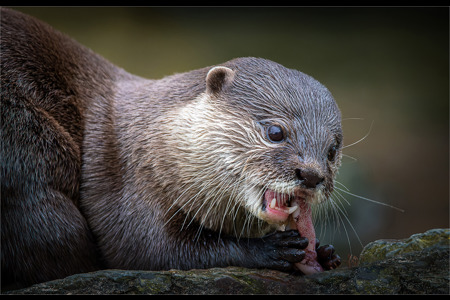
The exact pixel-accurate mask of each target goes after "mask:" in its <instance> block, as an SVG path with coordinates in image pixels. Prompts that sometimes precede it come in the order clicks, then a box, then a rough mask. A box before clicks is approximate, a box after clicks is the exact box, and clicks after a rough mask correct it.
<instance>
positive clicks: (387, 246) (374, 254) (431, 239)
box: [359, 228, 450, 264]
mask: <svg viewBox="0 0 450 300" xmlns="http://www.w3.org/2000/svg"><path fill="white" fill-rule="evenodd" d="M449 242H450V229H449V228H438V229H431V230H428V231H426V232H424V233H417V234H413V235H412V236H410V237H409V238H407V239H402V240H377V241H374V242H371V243H369V244H368V245H367V246H365V247H364V249H363V251H362V252H361V255H360V258H359V262H360V264H364V263H371V262H375V261H380V260H385V259H389V258H393V257H396V256H398V255H403V254H406V253H411V252H414V251H421V250H423V249H426V248H428V247H437V246H449Z"/></svg>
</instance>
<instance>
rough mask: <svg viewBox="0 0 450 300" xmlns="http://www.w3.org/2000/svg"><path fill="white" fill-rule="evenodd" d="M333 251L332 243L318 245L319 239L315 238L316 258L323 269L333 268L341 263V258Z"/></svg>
mask: <svg viewBox="0 0 450 300" xmlns="http://www.w3.org/2000/svg"><path fill="white" fill-rule="evenodd" d="M334 251H335V249H334V247H333V245H324V246H320V247H319V241H318V240H317V239H316V252H317V260H318V262H319V263H320V265H321V266H322V268H323V269H324V270H333V269H336V268H337V267H339V266H340V265H341V258H340V257H339V255H337V254H335V253H334Z"/></svg>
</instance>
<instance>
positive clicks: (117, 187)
mask: <svg viewBox="0 0 450 300" xmlns="http://www.w3.org/2000/svg"><path fill="white" fill-rule="evenodd" d="M1 19H2V20H1V21H2V27H1V39H2V40H1V63H2V68H1V83H2V91H1V93H2V94H1V97H2V99H1V117H2V126H1V130H2V132H1V134H2V145H1V172H2V173H1V174H2V179H1V180H2V186H1V189H2V190H1V197H2V199H1V201H2V204H1V205H2V207H1V208H2V237H1V238H2V283H6V284H10V283H16V284H19V285H20V284H23V285H27V284H30V283H35V282H41V281H46V280H50V279H54V278H61V277H64V276H66V275H69V274H73V273H80V272H85V271H91V270H94V269H97V268H103V267H106V268H123V269H150V270H159V269H170V268H178V269H191V268H208V267H223V266H229V265H236V266H244V267H254V268H272V269H280V270H285V271H286V270H293V269H294V267H293V264H294V263H296V262H299V261H300V260H302V259H303V257H304V252H303V251H302V249H304V248H305V247H306V245H307V241H305V239H304V238H300V237H299V235H298V232H295V231H287V232H276V233H269V234H267V235H266V233H268V232H271V231H273V230H274V229H275V228H276V227H274V226H275V225H276V224H275V225H272V224H268V223H266V222H264V221H261V219H260V218H259V217H258V216H257V213H256V211H259V210H260V208H259V207H258V205H260V204H261V203H250V204H248V205H249V207H246V205H247V203H245V202H246V201H247V200H246V198H245V195H246V194H245V193H244V192H246V191H247V190H249V191H253V190H255V192H254V193H253V194H252V197H253V198H255V197H256V198H258V197H259V196H260V195H259V194H258V193H260V192H261V190H262V189H263V188H267V186H270V187H272V186H279V185H280V184H279V182H280V181H281V182H282V183H283V188H282V192H284V193H289V194H292V193H294V192H296V191H302V192H308V189H307V188H305V187H304V186H302V182H301V180H299V177H298V176H296V173H295V171H294V170H300V169H308V170H314V172H316V173H317V174H319V175H320V176H321V178H322V177H323V178H324V183H323V185H322V192H321V194H323V196H321V197H322V198H323V199H325V198H326V197H328V196H329V194H330V193H331V191H332V189H333V179H334V176H335V173H336V172H337V167H338V165H339V161H340V149H341V144H342V143H341V141H342V132H341V128H340V113H339V110H338V108H337V106H336V104H335V103H334V100H333V99H332V97H331V95H330V94H329V92H328V91H327V90H326V89H325V88H324V87H323V86H321V85H320V84H319V83H317V82H316V81H315V80H314V79H312V78H310V77H309V76H307V75H305V74H303V73H300V72H298V71H295V70H289V69H286V68H284V67H282V66H280V65H278V64H276V63H273V62H270V61H267V60H263V59H256V58H241V59H235V60H232V61H229V62H227V63H225V64H222V65H221V66H224V67H225V68H218V69H216V70H215V71H210V70H211V67H208V68H203V69H199V70H195V71H191V72H188V73H183V74H175V75H172V76H168V77H165V78H163V79H161V80H147V79H143V78H140V77H137V76H133V75H131V74H128V73H126V72H125V71H123V70H122V69H120V68H117V67H115V66H114V65H112V64H110V63H109V62H107V61H106V60H104V59H103V58H101V57H99V56H97V55H95V54H94V53H92V52H91V51H89V50H88V49H86V48H84V47H82V46H80V45H78V44H77V43H76V42H74V41H72V40H71V39H69V38H67V37H65V36H63V35H61V34H60V33H58V32H56V31H54V30H53V29H51V28H50V27H49V26H47V25H45V24H42V23H41V22H39V21H37V20H35V19H33V18H30V17H27V16H24V15H23V14H20V13H17V12H14V11H11V10H5V9H2V18H1ZM296 101H301V102H302V104H301V105H295V108H294V109H292V107H293V103H295V102H296ZM204 107H207V108H208V109H206V110H201V108H204ZM290 108H291V109H290ZM230 119H231V120H234V121H236V122H231V121H230ZM238 120H239V121H238ZM262 120H264V121H267V120H271V122H273V121H274V120H276V121H277V123H283V122H284V123H283V125H284V127H285V130H286V133H287V139H286V141H285V142H284V143H283V144H282V145H277V146H276V147H275V146H273V145H269V146H268V145H267V144H268V143H267V141H266V140H265V137H264V134H261V131H262V130H263V129H261V125H260V124H261V122H260V121H262ZM286 120H290V121H289V122H286ZM200 121H201V122H200ZM204 121H206V124H207V128H208V130H206V131H205V130H204V128H203V125H204V124H205V123H204ZM298 128H302V129H303V130H301V131H299V130H298ZM228 130H229V131H228ZM315 143H316V144H315ZM332 145H335V146H336V148H337V151H338V155H337V158H336V159H335V160H333V161H330V160H327V154H328V153H329V148H330V146H332ZM253 152H255V153H254V154H253ZM250 153H252V155H250ZM228 160H230V161H231V162H228ZM319 175H317V176H319ZM250 177H255V178H258V177H259V178H260V180H259V181H258V182H257V183H253V182H251V181H252V180H249V178H250ZM217 178H218V179H217ZM219 179H220V182H219ZM266 182H267V183H266ZM228 187H229V189H228ZM277 189H279V188H278V187H277ZM311 193H312V192H311ZM316 194H319V193H318V192H317V193H316ZM212 195H213V196H212ZM254 195H257V196H254ZM256 198H255V199H256ZM323 199H320V200H323ZM259 212H260V211H259ZM260 213H261V212H260ZM262 213H263V212H262ZM244 237H245V239H243V238H244Z"/></svg>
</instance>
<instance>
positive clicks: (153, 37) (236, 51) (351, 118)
mask: <svg viewBox="0 0 450 300" xmlns="http://www.w3.org/2000/svg"><path fill="white" fill-rule="evenodd" d="M17 9H18V10H20V11H23V12H25V13H28V14H30V15H33V16H36V17H38V18H39V19H41V20H43V21H45V22H47V23H49V24H50V25H52V26H53V27H55V28H56V29H58V30H60V31H62V32H64V33H66V34H68V35H69V36H71V37H72V38H74V39H76V40H77V41H78V42H80V43H81V44H84V45H85V46H87V47H89V48H91V49H92V50H94V51H95V52H97V53H99V54H100V55H102V56H104V57H105V58H107V59H108V60H110V61H111V62H113V63H114V64H116V65H118V66H120V67H122V68H124V69H125V70H127V71H128V72H130V73H133V74H136V75H140V76H143V77H147V78H152V79H157V78H161V77H163V76H166V75H170V74H173V73H179V72H185V71H189V70H193V69H197V68H201V67H205V66H208V65H214V64H219V63H221V62H225V61H227V60H230V59H232V58H235V57H240V56H256V57H263V58H267V59H271V60H273V61H276V62H278V63H281V64H283V65H284V66H286V67H289V68H294V69H298V70H300V71H302V72H304V73H307V74H309V75H311V76H313V77H314V78H316V79H317V80H319V81H320V82H322V83H323V84H324V85H326V86H327V87H328V89H329V90H330V91H331V93H332V94H333V95H334V98H335V99H336V101H337V103H338V105H339V106H340V108H341V111H342V115H343V119H344V120H343V127H344V136H345V139H344V143H345V144H346V145H350V144H352V143H354V142H356V141H358V140H360V139H361V138H363V137H364V136H365V135H367V134H368V136H367V137H366V138H365V139H364V140H363V141H361V142H359V143H358V144H356V145H353V146H351V147H348V148H346V149H345V150H344V154H346V155H348V156H346V157H344V159H343V163H342V167H341V169H340V173H339V175H338V178H337V180H338V181H339V182H340V183H342V184H343V185H345V187H346V188H348V189H349V190H350V192H351V193H354V194H357V195H360V196H363V197H367V198H370V199H374V200H376V201H379V202H383V203H386V204H389V205H393V206H395V207H399V208H401V209H403V210H404V212H399V211H398V210H395V209H392V208H389V207H386V206H383V205H379V204H374V203H371V202H368V201H365V200H362V199H359V198H357V197H353V196H350V195H346V196H345V198H346V199H347V200H348V203H346V202H344V201H342V200H341V202H343V206H344V207H345V210H346V211H347V213H348V220H350V222H349V221H347V220H346V218H345V217H342V220H341V221H333V220H330V221H331V222H325V223H324V224H326V226H322V227H318V229H317V231H318V233H319V238H320V239H321V242H322V244H323V243H333V244H334V245H335V246H336V247H337V248H338V252H339V254H340V255H341V256H342V258H343V259H344V260H346V259H347V256H348V255H349V254H353V255H358V254H359V253H360V251H361V244H360V242H359V241H358V238H357V236H359V239H360V240H361V243H362V244H366V243H368V242H370V241H372V240H375V239H380V238H405V237H408V236H410V235H411V234H413V233H417V232H423V231H426V230H428V229H430V228H437V227H449V122H448V121H449V118H448V116H449V9H448V8H446V7H445V8H426V7H417V8H401V7H393V8H388V7H325V8H322V7H258V8H256V7H242V8H240V7H233V8H227V7H217V8H213V7H200V8H199V7H196V8H194V7H177V8H170V7H158V8H155V7H108V8H105V7H95V8H93V7H76V8H75V7H64V8H63V7H58V8H55V7H20V8H17ZM337 187H340V188H342V189H344V188H343V187H342V185H340V184H337ZM333 198H334V199H337V198H338V196H336V195H335V196H334V197H333ZM341 215H342V214H341ZM350 224H351V225H350ZM320 228H322V229H320ZM352 228H354V229H352ZM355 232H356V233H355Z"/></svg>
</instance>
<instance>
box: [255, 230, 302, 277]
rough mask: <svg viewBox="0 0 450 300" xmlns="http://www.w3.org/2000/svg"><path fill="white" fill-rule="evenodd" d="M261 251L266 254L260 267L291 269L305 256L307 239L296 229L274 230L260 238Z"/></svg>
mask: <svg viewBox="0 0 450 300" xmlns="http://www.w3.org/2000/svg"><path fill="white" fill-rule="evenodd" d="M262 240H263V245H262V249H261V250H262V251H263V253H265V254H266V255H265V256H266V259H264V262H265V263H264V265H263V266H262V267H264V268H268V269H274V270H279V271H285V272H287V271H293V270H295V267H294V264H295V263H298V262H300V261H302V260H303V259H304V258H305V251H303V249H305V248H306V247H307V246H308V242H309V241H308V239H307V238H305V237H301V236H300V234H299V233H298V231H296V230H288V231H276V232H274V233H270V234H268V235H266V236H264V237H263V238H262Z"/></svg>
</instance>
